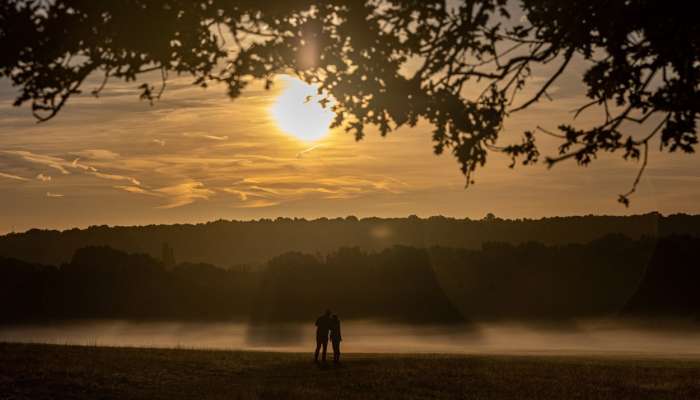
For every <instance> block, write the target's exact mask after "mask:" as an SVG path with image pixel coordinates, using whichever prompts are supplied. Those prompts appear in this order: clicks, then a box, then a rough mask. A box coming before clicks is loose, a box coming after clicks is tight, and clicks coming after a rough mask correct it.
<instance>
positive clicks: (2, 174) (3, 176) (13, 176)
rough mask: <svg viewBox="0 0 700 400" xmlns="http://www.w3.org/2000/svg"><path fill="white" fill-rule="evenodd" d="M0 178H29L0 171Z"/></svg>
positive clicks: (18, 179) (15, 179)
mask: <svg viewBox="0 0 700 400" xmlns="http://www.w3.org/2000/svg"><path fill="white" fill-rule="evenodd" d="M0 178H7V179H12V180H14V181H28V180H29V179H27V178H22V177H21V176H17V175H12V174H6V173H4V172H0Z"/></svg>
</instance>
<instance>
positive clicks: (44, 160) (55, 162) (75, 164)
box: [4, 150, 141, 186]
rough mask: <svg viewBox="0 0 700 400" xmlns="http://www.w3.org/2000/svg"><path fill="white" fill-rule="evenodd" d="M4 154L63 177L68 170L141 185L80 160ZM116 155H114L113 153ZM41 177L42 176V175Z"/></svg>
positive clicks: (7, 151) (22, 152)
mask: <svg viewBox="0 0 700 400" xmlns="http://www.w3.org/2000/svg"><path fill="white" fill-rule="evenodd" d="M4 153H6V154H11V155H16V156H19V157H21V158H22V159H23V160H25V161H27V162H30V163H34V164H40V165H44V166H47V167H50V168H54V169H56V170H58V171H60V172H61V173H62V174H64V175H69V174H70V170H71V169H72V170H77V171H83V172H85V173H87V174H89V175H92V176H94V177H97V178H100V179H107V180H113V181H115V180H116V181H128V182H130V183H131V184H133V185H136V186H139V185H141V182H140V181H139V180H138V179H136V178H134V177H131V176H125V175H119V174H114V173H106V172H100V170H98V169H97V168H95V167H93V166H91V165H87V164H84V163H82V162H80V158H79V157H78V158H75V159H74V160H73V161H70V162H69V161H67V160H65V159H63V158H59V157H54V156H48V155H43V154H36V153H32V152H29V151H24V150H5V151H4ZM96 154H97V155H101V156H103V157H104V156H108V157H109V156H110V154H111V153H103V152H99V151H98V152H97V153H96ZM114 154H116V153H114ZM42 176H43V175H42ZM37 179H40V180H43V181H47V180H50V177H49V179H46V180H45V179H42V178H39V177H38V176H37Z"/></svg>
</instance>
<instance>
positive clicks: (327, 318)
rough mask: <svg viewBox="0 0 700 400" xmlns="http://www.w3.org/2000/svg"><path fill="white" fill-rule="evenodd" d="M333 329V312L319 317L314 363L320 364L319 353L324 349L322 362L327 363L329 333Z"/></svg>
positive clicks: (328, 311) (327, 311) (327, 312)
mask: <svg viewBox="0 0 700 400" xmlns="http://www.w3.org/2000/svg"><path fill="white" fill-rule="evenodd" d="M330 328H331V310H326V312H325V313H324V314H323V315H321V316H320V317H318V319H317V320H316V351H315V352H314V361H315V362H318V352H319V350H321V347H323V356H322V360H323V362H324V363H325V362H326V351H327V349H328V332H329V331H330Z"/></svg>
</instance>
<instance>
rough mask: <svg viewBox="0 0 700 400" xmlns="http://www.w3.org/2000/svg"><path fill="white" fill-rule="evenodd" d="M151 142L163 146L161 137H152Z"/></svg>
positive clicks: (163, 142)
mask: <svg viewBox="0 0 700 400" xmlns="http://www.w3.org/2000/svg"><path fill="white" fill-rule="evenodd" d="M151 143H154V144H157V145H158V146H160V147H163V146H165V140H163V139H153V140H151Z"/></svg>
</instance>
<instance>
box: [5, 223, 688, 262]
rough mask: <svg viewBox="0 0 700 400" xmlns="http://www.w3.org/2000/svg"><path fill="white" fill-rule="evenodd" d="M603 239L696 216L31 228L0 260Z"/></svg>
mask: <svg viewBox="0 0 700 400" xmlns="http://www.w3.org/2000/svg"><path fill="white" fill-rule="evenodd" d="M607 234H622V235H625V236H626V237H629V238H631V239H638V238H641V237H644V236H651V237H658V236H667V235H670V234H690V235H695V236H700V216H698V215H686V214H675V215H670V216H663V215H661V214H658V213H651V214H644V215H634V216H592V215H591V216H573V217H554V218H543V219H519V220H505V219H500V218H497V217H495V216H493V215H489V216H487V217H486V218H484V219H482V220H470V219H454V218H446V217H430V218H425V219H423V218H418V217H415V216H410V217H407V218H363V219H357V218H355V217H352V216H351V217H346V218H335V219H327V218H321V219H315V220H305V219H290V218H277V219H276V220H269V219H262V220H257V221H224V220H219V221H213V222H208V223H202V224H176V225H148V226H116V227H109V226H104V225H103V226H91V227H89V228H87V229H70V230H65V231H55V230H39V229H32V230H29V231H27V232H24V233H11V234H7V235H4V236H0V256H4V257H11V258H17V259H20V260H24V261H29V262H35V263H41V264H52V265H58V264H61V263H65V262H68V261H70V260H71V257H72V256H73V254H74V253H75V252H76V250H78V249H80V248H83V247H86V246H110V247H112V248H115V249H119V250H123V251H126V252H130V253H145V254H149V255H150V256H152V257H156V258H161V257H162V252H163V245H164V244H167V245H168V246H169V247H171V248H172V249H174V256H175V258H176V259H177V261H188V262H204V263H210V264H214V265H217V266H221V267H225V268H228V267H231V266H240V265H251V264H261V263H264V262H266V261H268V260H270V259H271V258H273V257H275V256H277V255H280V254H284V253H286V252H289V251H299V252H303V253H309V254H316V253H320V254H328V253H329V252H332V251H335V250H337V249H338V248H340V247H359V248H361V249H363V250H381V249H385V248H388V247H391V246H394V245H404V246H413V247H418V248H427V247H431V246H445V247H453V248H465V249H479V248H481V246H482V245H483V244H484V243H489V242H502V243H512V244H517V243H527V242H531V241H533V242H540V243H543V244H547V245H553V244H569V243H587V242H590V241H592V240H595V239H597V238H600V237H602V236H604V235H607Z"/></svg>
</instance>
